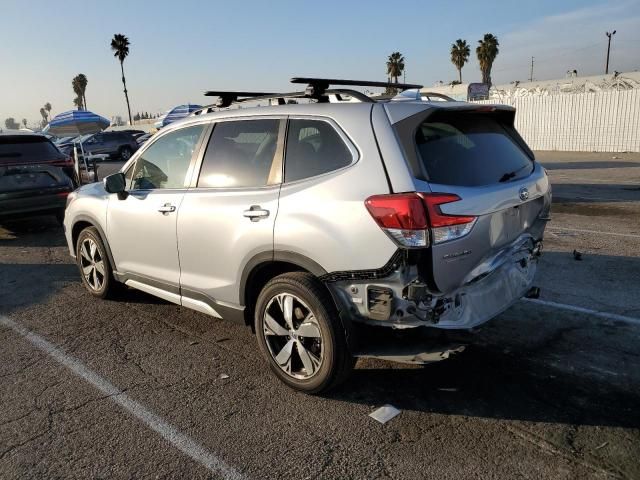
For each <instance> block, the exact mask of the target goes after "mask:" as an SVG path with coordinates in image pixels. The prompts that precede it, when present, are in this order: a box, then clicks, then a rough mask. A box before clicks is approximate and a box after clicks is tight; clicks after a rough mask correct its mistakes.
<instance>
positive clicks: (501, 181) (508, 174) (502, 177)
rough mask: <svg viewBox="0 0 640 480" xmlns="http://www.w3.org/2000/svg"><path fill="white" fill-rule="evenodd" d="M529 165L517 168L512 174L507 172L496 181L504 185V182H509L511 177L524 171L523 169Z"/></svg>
mask: <svg viewBox="0 0 640 480" xmlns="http://www.w3.org/2000/svg"><path fill="white" fill-rule="evenodd" d="M528 166H529V165H523V166H522V167H520V168H518V169H517V170H514V171H513V172H507V173H505V174H504V175H502V176H501V177H500V179H499V180H498V182H500V183H504V182H508V181H509V180H511V179H512V178H513V177H515V176H516V174H517V173H518V172H519V171H520V170H524V169H525V168H527V167H528Z"/></svg>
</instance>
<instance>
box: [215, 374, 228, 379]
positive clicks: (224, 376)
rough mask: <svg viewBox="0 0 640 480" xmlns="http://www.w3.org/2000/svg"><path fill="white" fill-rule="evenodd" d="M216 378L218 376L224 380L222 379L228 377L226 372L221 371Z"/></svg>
mask: <svg viewBox="0 0 640 480" xmlns="http://www.w3.org/2000/svg"><path fill="white" fill-rule="evenodd" d="M218 378H219V379H221V380H224V379H226V378H229V375H227V374H226V373H221V374H220V375H219V376H218Z"/></svg>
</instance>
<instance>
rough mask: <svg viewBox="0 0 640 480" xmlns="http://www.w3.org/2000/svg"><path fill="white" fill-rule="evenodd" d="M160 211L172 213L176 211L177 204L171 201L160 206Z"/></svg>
mask: <svg viewBox="0 0 640 480" xmlns="http://www.w3.org/2000/svg"><path fill="white" fill-rule="evenodd" d="M158 211H159V212H160V213H163V214H164V213H171V212H175V211H176V207H175V205H171V204H170V203H165V204H164V205H162V206H161V207H159V208H158Z"/></svg>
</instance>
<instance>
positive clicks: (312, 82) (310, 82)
mask: <svg viewBox="0 0 640 480" xmlns="http://www.w3.org/2000/svg"><path fill="white" fill-rule="evenodd" d="M291 83H296V84H300V83H303V84H304V83H306V84H307V87H306V88H305V90H304V91H303V92H289V93H266V92H236V91H222V90H209V91H206V92H205V93H204V94H205V96H207V97H219V98H218V101H217V102H216V103H214V104H211V105H207V106H205V107H203V108H201V109H200V110H197V111H195V112H193V113H192V115H202V114H204V113H210V112H212V111H213V109H214V108H225V107H228V106H230V105H231V104H232V103H240V102H245V101H257V100H277V102H278V104H279V105H284V104H285V103H286V100H285V99H287V98H289V99H294V98H310V99H314V100H317V101H318V102H328V101H329V97H328V95H335V96H336V97H338V99H340V98H341V96H342V95H347V96H350V97H352V98H355V99H357V100H360V101H361V102H367V103H372V102H375V99H373V98H371V97H369V96H367V95H365V94H364V93H362V92H359V91H357V90H352V89H349V88H329V87H330V86H332V85H339V86H348V87H352V86H353V87H379V88H387V87H391V88H396V89H398V90H401V91H404V90H408V89H420V88H422V85H417V84H411V83H391V82H375V81H369V80H344V79H342V80H340V79H335V78H314V77H293V78H292V79H291Z"/></svg>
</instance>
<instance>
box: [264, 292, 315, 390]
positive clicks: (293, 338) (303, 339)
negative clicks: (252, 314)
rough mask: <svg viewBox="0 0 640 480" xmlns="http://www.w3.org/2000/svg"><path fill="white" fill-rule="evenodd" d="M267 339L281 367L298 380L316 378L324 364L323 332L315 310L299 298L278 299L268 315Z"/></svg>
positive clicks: (271, 303)
mask: <svg viewBox="0 0 640 480" xmlns="http://www.w3.org/2000/svg"><path fill="white" fill-rule="evenodd" d="M263 320H264V321H263V329H262V330H263V332H262V333H263V335H264V338H265V341H266V344H267V348H268V349H269V353H270V354H271V357H272V358H273V360H274V361H275V362H276V364H278V366H279V367H280V368H281V369H282V370H283V371H284V372H285V373H286V374H287V375H289V376H291V377H293V378H297V379H303V380H306V379H309V378H311V377H313V376H314V375H315V374H316V373H317V372H318V370H319V369H320V366H321V365H322V361H323V353H324V352H323V346H322V332H321V330H320V325H319V324H318V321H317V319H316V317H315V315H314V313H313V312H312V311H311V309H310V308H309V307H308V306H307V305H306V304H305V303H304V302H303V301H302V300H301V299H300V298H298V297H297V296H295V295H293V294H290V293H281V294H278V295H276V296H274V297H273V298H272V299H271V300H270V301H269V303H268V304H267V308H265V311H264V318H263Z"/></svg>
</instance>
